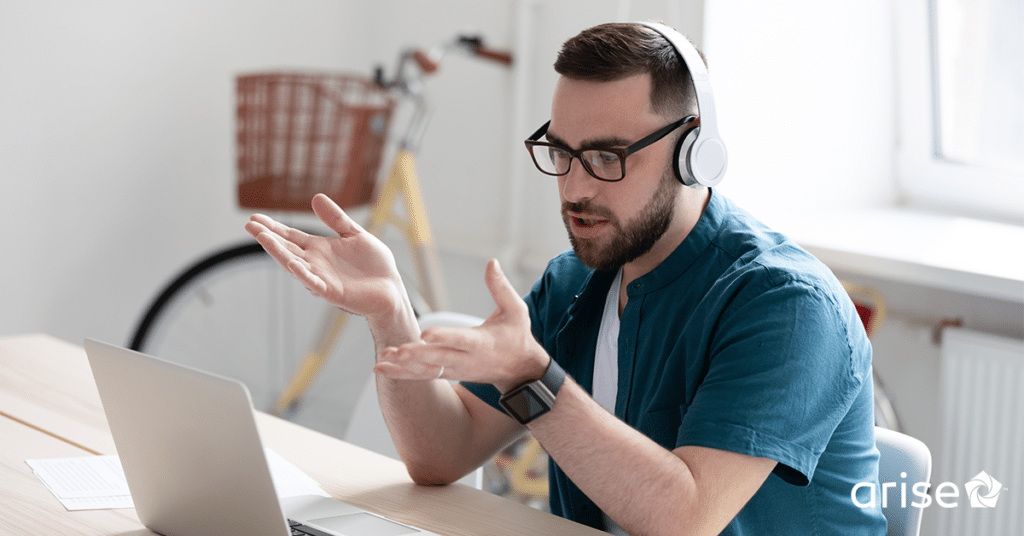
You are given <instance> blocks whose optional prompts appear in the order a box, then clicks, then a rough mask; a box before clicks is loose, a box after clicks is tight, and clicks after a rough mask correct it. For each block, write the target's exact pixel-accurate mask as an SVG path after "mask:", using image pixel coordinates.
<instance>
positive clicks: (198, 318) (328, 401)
mask: <svg viewBox="0 0 1024 536" xmlns="http://www.w3.org/2000/svg"><path fill="white" fill-rule="evenodd" d="M330 307H331V306H330V305H328V304H326V303H325V302H323V301H322V300H321V299H319V298H316V297H314V296H312V295H310V294H309V292H308V291H307V290H306V289H305V288H304V287H303V286H302V285H301V284H299V283H298V282H297V281H294V280H293V279H292V277H291V276H290V275H288V274H287V272H285V271H284V270H282V269H281V268H280V266H278V265H277V263H276V262H274V260H273V259H272V258H271V257H270V255H268V254H267V253H266V252H265V251H264V250H263V248H262V247H261V246H260V245H259V244H258V243H256V242H255V241H247V242H244V243H241V244H237V245H232V246H229V247H226V248H223V249H221V250H218V251H215V252H213V253H211V254H209V255H206V256H204V257H203V258H201V259H200V260H198V261H196V262H194V263H192V264H191V265H190V266H189V267H187V268H186V269H185V270H183V271H181V272H180V273H179V274H178V275H176V276H175V277H174V278H173V279H171V281H170V283H168V284H167V285H165V287H164V288H163V289H161V291H160V292H159V293H158V294H157V296H156V298H154V299H153V300H152V302H151V303H150V304H149V306H148V307H147V308H146V311H145V313H144V314H143V315H142V318H141V320H140V321H139V323H138V326H137V327H136V329H135V331H134V333H133V334H132V337H131V342H130V343H129V346H130V347H131V348H132V349H134V350H136V351H140V352H144V353H147V354H150V355H154V356H156V357H160V358H163V359H167V360H170V361H174V362H177V363H181V364H184V365H187V366H192V367H195V368H200V369H203V370H206V371H209V372H213V373H216V374H220V375H222V376H228V377H231V378H235V379H238V380H240V381H242V382H243V383H245V384H246V386H247V387H248V388H249V391H250V394H251V396H252V399H253V403H254V405H255V406H256V408H257V409H261V410H268V409H269V408H270V407H271V406H272V405H273V403H274V402H275V401H276V399H277V397H278V395H279V394H280V392H281V390H282V389H283V388H284V386H285V385H286V383H287V381H288V379H289V378H290V377H291V374H292V373H293V372H294V371H295V370H296V368H297V367H298V364H299V363H300V362H301V360H302V358H303V357H304V355H305V354H306V352H308V351H309V350H310V349H311V347H312V345H313V344H314V343H315V342H316V341H317V336H318V334H319V330H320V329H321V327H322V325H323V324H322V323H323V321H324V318H325V317H326V316H327V312H328V310H329V308H330ZM372 344H373V343H372V339H371V338H370V336H369V330H368V329H367V327H366V326H365V323H359V322H349V324H348V325H347V326H346V329H345V332H344V333H343V334H342V336H341V339H340V340H339V343H338V344H337V345H336V348H335V350H334V352H333V353H332V358H331V359H329V361H328V365H327V366H326V367H325V369H324V371H323V372H322V373H321V377H324V376H327V377H329V378H330V379H329V380H328V381H326V382H323V381H321V380H319V379H318V382H317V383H319V384H320V385H319V386H318V385H316V384H314V385H313V386H311V388H310V391H309V393H307V395H306V397H305V399H306V403H304V408H303V412H300V414H296V415H294V416H292V417H293V419H294V420H295V421H296V422H300V423H303V424H306V425H307V426H311V427H313V428H316V429H319V430H320V431H323V432H325V433H330V434H335V433H340V432H342V431H343V430H344V427H345V426H347V420H348V417H347V412H345V411H343V410H342V411H339V409H341V408H344V407H346V405H347V404H351V403H354V401H355V398H356V397H357V395H358V392H359V389H358V386H359V385H361V382H362V381H363V380H364V378H365V377H366V376H367V375H368V374H370V371H371V367H372V364H373V345H372ZM339 353H343V354H344V358H338V354H339ZM332 369H333V370H332ZM350 398H351V399H352V400H349V399H350ZM301 413H304V415H303V414H301ZM325 419H327V420H329V421H330V422H328V423H326V424H324V420H325Z"/></svg>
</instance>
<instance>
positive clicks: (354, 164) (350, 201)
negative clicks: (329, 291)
mask: <svg viewBox="0 0 1024 536" xmlns="http://www.w3.org/2000/svg"><path fill="white" fill-rule="evenodd" d="M236 88H237V98H238V103H237V104H238V108H237V114H238V117H237V121H238V123H237V129H238V132H237V135H238V138H237V153H238V154H237V157H238V203H239V205H240V206H241V207H243V208H259V209H269V210H290V211H309V210H310V200H311V199H312V198H313V196H314V195H315V194H317V193H325V194H327V195H328V196H330V197H331V198H332V199H334V201H335V202H336V203H338V204H339V205H340V206H341V207H343V208H346V207H352V206H358V205H362V204H365V203H368V202H369V201H370V199H371V198H372V197H373V190H374V186H375V185H376V181H377V173H378V170H379V169H380V161H381V154H382V153H383V150H384V146H385V141H386V140H387V134H388V128H389V126H390V124H391V115H392V111H393V110H394V107H395V100H394V99H393V98H392V97H391V96H390V95H389V94H388V93H387V92H386V91H385V90H383V89H382V88H380V87H378V86H377V85H375V84H374V83H373V82H372V81H370V80H368V79H363V78H359V77H354V76H347V75H344V74H337V73H334V74H331V73H324V74H311V73H283V72H278V73H259V74H248V75H242V76H239V77H238V78H237V80H236Z"/></svg>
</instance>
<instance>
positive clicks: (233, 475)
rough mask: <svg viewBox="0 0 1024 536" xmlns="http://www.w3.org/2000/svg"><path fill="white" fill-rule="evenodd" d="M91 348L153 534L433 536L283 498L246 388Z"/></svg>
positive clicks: (346, 508) (325, 501) (121, 452)
mask: <svg viewBox="0 0 1024 536" xmlns="http://www.w3.org/2000/svg"><path fill="white" fill-rule="evenodd" d="M85 351H86V353H87V354H88V356H89V364H90V366H91V367H92V373H93V377H94V378H95V379H96V386H97V387H98V388H99V393H100V399H101V400H102V402H103V409H104V411H105V412H106V414H107V421H108V423H109V424H110V431H111V433H112V434H113V436H114V444H115V446H116V447H117V454H118V456H119V457H120V459H121V465H122V466H123V468H124V474H125V478H126V480H127V481H128V488H129V489H130V490H131V494H132V499H133V501H134V502H135V509H136V512H137V514H138V516H139V519H140V520H141V521H142V524H143V525H145V526H146V527H147V528H149V529H150V530H153V531H155V532H158V533H161V534H166V535H173V536H192V535H198V534H245V535H268V536H285V535H289V534H313V535H323V534H333V535H341V536H404V535H417V536H427V535H432V534H434V533H432V532H427V531H424V530H420V529H416V528H413V527H409V526H407V525H403V524H401V523H397V522H395V521H392V520H388V519H385V518H383V517H380V516H378V515H376V514H373V513H370V512H367V511H365V510H363V509H360V508H357V507H355V506H351V505H348V504H345V503H343V502H340V501H337V500H334V499H331V498H328V497H323V496H320V495H309V496H298V497H290V498H287V499H284V500H280V499H278V496H277V492H276V491H275V489H274V482H273V480H272V478H271V474H270V469H269V467H268V464H267V458H266V454H265V452H264V449H263V445H262V444H261V442H260V437H259V433H258V431H257V429H256V420H255V417H254V414H253V406H252V399H251V397H250V396H249V391H248V389H246V387H245V385H244V384H242V383H241V382H238V381H236V380H232V379H229V378H224V377H221V376H216V375H213V374H209V373H207V372H203V371H201V370H197V369H193V368H189V367H185V366H182V365H178V364H175V363H171V362H169V361H165V360H162V359H157V358H155V357H150V356H147V355H144V354H140V353H138V352H134V351H131V350H127V349H124V348H120V347H117V346H112V345H109V344H106V343H102V342H98V341H94V340H91V339H87V340H86V341H85ZM303 531H304V532H303Z"/></svg>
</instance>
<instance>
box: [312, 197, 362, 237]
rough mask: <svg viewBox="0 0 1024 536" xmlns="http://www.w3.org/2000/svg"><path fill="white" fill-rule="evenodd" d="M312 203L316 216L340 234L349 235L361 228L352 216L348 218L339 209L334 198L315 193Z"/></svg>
mask: <svg viewBox="0 0 1024 536" xmlns="http://www.w3.org/2000/svg"><path fill="white" fill-rule="evenodd" d="M312 205H313V213H314V214H316V217H317V218H320V221H322V222H324V225H327V226H328V227H330V228H331V230H332V231H334V232H336V233H338V234H339V235H341V236H346V235H351V234H353V233H357V232H359V231H361V230H362V229H363V228H362V227H360V226H359V224H358V223H356V222H355V221H353V220H352V218H349V217H348V214H345V211H344V210H341V207H339V206H338V204H337V203H335V202H334V200H332V199H331V198H330V197H327V196H326V195H324V194H316V196H314V197H313V203H312Z"/></svg>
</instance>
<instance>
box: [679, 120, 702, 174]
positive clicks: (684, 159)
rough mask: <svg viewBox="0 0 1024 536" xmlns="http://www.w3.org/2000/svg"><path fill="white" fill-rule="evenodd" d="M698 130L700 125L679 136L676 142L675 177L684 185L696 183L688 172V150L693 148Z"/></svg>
mask: <svg viewBox="0 0 1024 536" xmlns="http://www.w3.org/2000/svg"><path fill="white" fill-rule="evenodd" d="M699 131H700V127H694V128H691V129H690V130H688V131H686V132H685V133H684V134H683V135H682V136H680V137H679V142H678V143H676V152H675V158H674V166H675V170H676V179H679V182H681V183H683V184H684V185H685V186H691V187H692V186H696V185H697V179H695V178H694V177H693V174H692V173H690V151H691V149H693V142H694V141H696V140H697V134H698V132H699Z"/></svg>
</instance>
